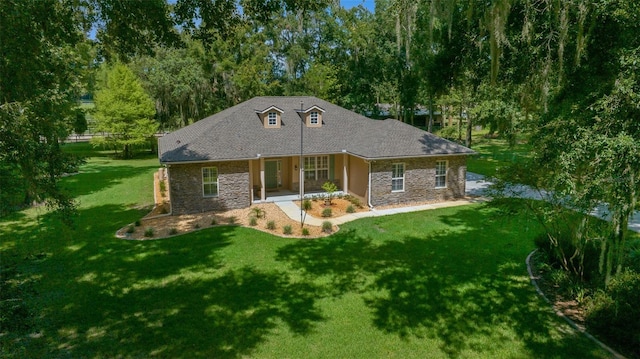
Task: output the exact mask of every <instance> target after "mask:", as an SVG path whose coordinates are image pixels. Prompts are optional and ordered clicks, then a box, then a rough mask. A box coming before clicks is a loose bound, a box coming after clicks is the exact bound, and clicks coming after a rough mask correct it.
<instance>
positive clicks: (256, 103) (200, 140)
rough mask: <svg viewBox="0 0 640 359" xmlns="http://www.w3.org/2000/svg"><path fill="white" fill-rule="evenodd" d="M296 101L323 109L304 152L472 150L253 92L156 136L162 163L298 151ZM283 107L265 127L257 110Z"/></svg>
mask: <svg viewBox="0 0 640 359" xmlns="http://www.w3.org/2000/svg"><path fill="white" fill-rule="evenodd" d="M301 102H302V104H303V107H304V109H305V110H306V109H308V108H311V107H312V106H318V107H320V108H322V109H324V110H325V112H323V114H322V127H319V128H309V127H304V128H303V134H304V135H303V136H304V141H303V142H304V150H303V152H304V154H305V155H311V154H332V153H341V152H343V151H346V152H347V153H350V154H352V155H355V156H359V157H362V158H365V159H381V158H402V157H424V156H437V155H452V154H473V153H474V152H473V151H472V150H470V149H468V148H466V147H464V146H461V145H458V144H456V143H454V142H451V141H448V140H445V139H443V138H440V137H438V136H435V135H433V134H430V133H428V132H426V131H422V130H420V129H418V128H415V127H413V126H410V125H407V124H405V123H402V122H400V121H397V120H393V119H388V120H383V121H380V120H372V119H369V118H367V117H364V116H361V115H359V114H357V113H355V112H352V111H349V110H347V109H345V108H342V107H340V106H336V105H334V104H332V103H329V102H327V101H323V100H321V99H319V98H316V97H309V96H291V97H255V98H252V99H251V100H248V101H245V102H243V103H241V104H238V105H236V106H233V107H231V108H228V109H226V110H224V111H221V112H218V113H216V114H215V115H212V116H209V117H207V118H204V119H202V120H200V121H198V122H196V123H194V124H192V125H189V126H186V127H184V128H181V129H179V130H177V131H175V132H172V133H169V134H167V135H165V136H164V137H162V138H160V140H159V148H158V149H159V157H160V162H162V163H175V162H191V161H194V162H200V161H217V160H240V159H250V158H257V157H258V154H260V156H262V157H280V156H290V155H297V154H300V123H301V121H302V120H301V117H300V114H299V111H300V106H301ZM270 106H276V107H278V108H280V109H282V110H283V111H284V113H283V114H282V126H281V127H280V128H264V127H263V125H262V122H261V121H260V118H259V117H258V114H257V113H256V111H262V110H264V109H266V108H268V107H270Z"/></svg>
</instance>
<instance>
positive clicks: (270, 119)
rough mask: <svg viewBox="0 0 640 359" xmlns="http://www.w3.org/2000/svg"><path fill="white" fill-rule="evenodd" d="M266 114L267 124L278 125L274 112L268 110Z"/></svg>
mask: <svg viewBox="0 0 640 359" xmlns="http://www.w3.org/2000/svg"><path fill="white" fill-rule="evenodd" d="M267 116H268V122H267V124H268V125H269V126H276V125H278V114H276V113H275V112H269V114H268V115H267Z"/></svg>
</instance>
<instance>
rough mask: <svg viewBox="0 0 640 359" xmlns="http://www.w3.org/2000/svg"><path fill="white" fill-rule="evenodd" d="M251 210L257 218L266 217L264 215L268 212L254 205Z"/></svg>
mask: <svg viewBox="0 0 640 359" xmlns="http://www.w3.org/2000/svg"><path fill="white" fill-rule="evenodd" d="M251 212H253V215H254V216H255V217H256V218H264V216H266V213H265V212H264V210H263V209H262V208H258V207H253V208H251Z"/></svg>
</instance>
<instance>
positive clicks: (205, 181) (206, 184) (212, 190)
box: [202, 167, 218, 197]
mask: <svg viewBox="0 0 640 359" xmlns="http://www.w3.org/2000/svg"><path fill="white" fill-rule="evenodd" d="M202 195H203V196H204V197H217V196H218V167H202Z"/></svg>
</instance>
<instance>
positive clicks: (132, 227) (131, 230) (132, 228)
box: [127, 224, 136, 234]
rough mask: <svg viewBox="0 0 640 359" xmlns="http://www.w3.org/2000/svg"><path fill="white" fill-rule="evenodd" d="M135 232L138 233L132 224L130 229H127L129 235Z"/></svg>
mask: <svg viewBox="0 0 640 359" xmlns="http://www.w3.org/2000/svg"><path fill="white" fill-rule="evenodd" d="M135 231H136V227H135V226H134V225H133V224H130V225H129V227H127V233H129V234H131V233H133V232H135Z"/></svg>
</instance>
